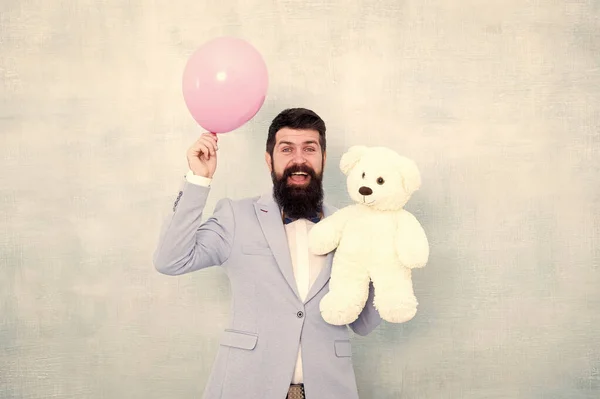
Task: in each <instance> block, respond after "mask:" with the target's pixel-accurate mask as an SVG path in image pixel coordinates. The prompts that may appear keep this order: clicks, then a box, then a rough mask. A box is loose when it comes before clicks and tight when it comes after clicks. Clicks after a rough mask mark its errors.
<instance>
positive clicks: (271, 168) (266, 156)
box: [265, 151, 273, 173]
mask: <svg viewBox="0 0 600 399" xmlns="http://www.w3.org/2000/svg"><path fill="white" fill-rule="evenodd" d="M272 161H273V159H272V158H271V155H270V154H269V153H268V152H266V151H265V162H266V163H267V167H268V168H269V172H271V173H273V166H272V165H273V162H272Z"/></svg>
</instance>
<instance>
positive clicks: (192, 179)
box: [185, 170, 212, 187]
mask: <svg viewBox="0 0 600 399" xmlns="http://www.w3.org/2000/svg"><path fill="white" fill-rule="evenodd" d="M185 179H186V180H187V181H188V182H189V183H192V184H196V185H198V186H204V187H210V183H211V182H212V179H210V178H208V177H204V176H197V175H195V174H194V172H192V171H191V170H190V171H188V172H187V174H186V175H185Z"/></svg>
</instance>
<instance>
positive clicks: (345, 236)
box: [309, 146, 429, 325]
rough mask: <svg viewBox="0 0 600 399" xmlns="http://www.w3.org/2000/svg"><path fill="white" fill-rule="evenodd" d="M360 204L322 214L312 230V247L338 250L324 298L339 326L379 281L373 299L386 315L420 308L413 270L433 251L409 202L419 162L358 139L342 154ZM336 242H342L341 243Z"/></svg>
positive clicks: (329, 318) (394, 317) (328, 316)
mask: <svg viewBox="0 0 600 399" xmlns="http://www.w3.org/2000/svg"><path fill="white" fill-rule="evenodd" d="M340 169H341V170H342V172H343V173H344V174H345V175H347V176H348V177H347V188H348V192H349V194H350V197H351V198H352V199H353V200H354V201H355V202H356V204H353V205H349V206H347V207H344V208H342V209H340V210H338V211H337V212H335V213H334V214H333V215H331V216H329V217H327V218H325V219H323V220H321V221H320V222H319V223H317V224H316V225H315V226H313V228H312V229H311V231H310V234H309V247H310V250H311V251H312V252H313V253H315V254H318V255H324V254H327V253H329V252H331V251H333V250H336V252H335V254H334V257H333V265H332V271H331V280H330V282H329V292H328V293H327V294H326V295H325V296H324V297H323V299H322V300H321V303H320V309H321V315H322V317H323V319H324V320H325V321H326V322H328V323H330V324H333V325H344V324H349V323H351V322H353V321H354V320H356V319H357V318H358V315H359V314H360V312H361V311H362V309H363V308H364V306H365V303H366V301H367V298H368V294H369V281H370V280H371V281H372V282H373V286H374V288H375V297H374V304H375V307H376V309H377V310H378V311H379V314H380V316H381V317H382V319H384V320H386V321H388V322H392V323H402V322H405V321H408V320H410V319H412V318H413V317H414V316H415V314H416V313H417V304H418V303H417V299H416V297H415V295H414V291H413V284H412V269H414V268H419V267H423V266H425V264H426V263H427V261H428V258H429V243H428V241H427V236H426V235H425V232H424V230H423V228H422V226H421V224H420V223H419V222H418V221H417V219H416V218H415V217H414V216H413V215H412V214H411V213H409V212H408V211H406V210H404V209H403V207H404V205H405V204H406V203H407V202H408V200H409V198H410V197H411V195H412V194H413V193H414V192H415V191H416V190H418V189H419V188H420V186H421V175H420V173H419V170H418V168H417V166H416V164H415V163H414V162H413V161H412V160H410V159H408V158H405V157H402V156H400V155H399V154H397V153H396V152H394V151H392V150H391V149H389V148H386V147H365V146H353V147H351V148H350V149H349V150H348V152H346V153H345V154H344V155H343V156H342V159H341V161H340ZM336 248H337V249H336Z"/></svg>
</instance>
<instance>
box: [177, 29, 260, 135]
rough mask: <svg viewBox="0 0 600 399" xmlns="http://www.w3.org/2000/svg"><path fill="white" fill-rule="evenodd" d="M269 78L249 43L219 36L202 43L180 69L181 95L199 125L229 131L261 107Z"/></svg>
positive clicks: (247, 119)
mask: <svg viewBox="0 0 600 399" xmlns="http://www.w3.org/2000/svg"><path fill="white" fill-rule="evenodd" d="M268 84H269V77H268V73H267V66H266V64H265V62H264V60H263V58H262V56H261V55H260V53H259V52H258V51H257V50H256V49H255V48H254V47H253V46H252V45H250V44H249V43H248V42H246V41H244V40H242V39H238V38H233V37H220V38H217V39H213V40H211V41H209V42H207V43H205V44H203V45H202V46H201V47H200V48H199V49H198V50H196V52H194V54H192V56H191V57H190V59H189V60H188V62H187V65H186V66H185V70H184V72H183V98H184V100H185V103H186V105H187V108H188V110H189V111H190V113H191V114H192V116H193V118H194V119H195V120H196V122H198V124H199V125H200V126H202V127H203V128H204V129H206V130H208V131H209V132H212V133H225V132H230V131H232V130H234V129H237V128H238V127H240V126H242V125H243V124H245V123H246V122H248V121H249V120H250V119H252V118H253V117H254V115H256V113H257V112H258V111H259V110H260V108H261V107H262V105H263V103H264V102H265V97H266V94H267V87H268Z"/></svg>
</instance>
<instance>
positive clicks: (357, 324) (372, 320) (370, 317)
mask: <svg viewBox="0 0 600 399" xmlns="http://www.w3.org/2000/svg"><path fill="white" fill-rule="evenodd" d="M374 298H375V288H374V287H373V282H370V283H369V297H368V298H367V303H366V304H365V307H364V308H363V310H362V312H361V313H360V315H358V319H356V320H355V321H353V322H352V323H350V324H349V326H350V328H351V329H352V331H354V332H355V333H356V334H358V335H362V336H365V335H368V334H370V333H371V332H372V331H373V330H375V328H377V326H379V324H381V316H379V312H378V311H377V309H375V305H374V303H373V299H374Z"/></svg>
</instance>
